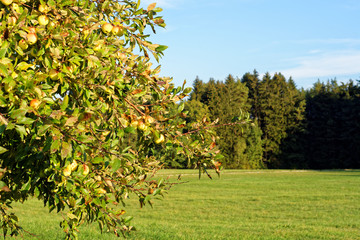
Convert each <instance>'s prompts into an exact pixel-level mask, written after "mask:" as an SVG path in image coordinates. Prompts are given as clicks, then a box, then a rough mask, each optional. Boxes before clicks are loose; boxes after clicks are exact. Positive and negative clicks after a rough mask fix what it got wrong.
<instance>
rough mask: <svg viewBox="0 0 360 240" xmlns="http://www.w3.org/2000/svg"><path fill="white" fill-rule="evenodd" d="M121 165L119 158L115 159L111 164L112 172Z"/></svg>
mask: <svg viewBox="0 0 360 240" xmlns="http://www.w3.org/2000/svg"><path fill="white" fill-rule="evenodd" d="M121 166H122V161H121V159H115V160H114V161H113V162H112V164H111V167H112V172H116V171H117V170H118V169H119V168H120V167H121Z"/></svg>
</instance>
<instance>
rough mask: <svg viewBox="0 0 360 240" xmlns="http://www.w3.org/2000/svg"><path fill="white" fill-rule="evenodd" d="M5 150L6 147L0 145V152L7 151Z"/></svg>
mask: <svg viewBox="0 0 360 240" xmlns="http://www.w3.org/2000/svg"><path fill="white" fill-rule="evenodd" d="M7 151H8V150H7V149H6V148H4V147H1V146H0V154H3V153H5V152H7Z"/></svg>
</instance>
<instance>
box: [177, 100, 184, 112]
mask: <svg viewBox="0 0 360 240" xmlns="http://www.w3.org/2000/svg"><path fill="white" fill-rule="evenodd" d="M184 107H185V102H182V103H181V104H180V106H179V107H178V111H179V112H182V111H183V110H184Z"/></svg>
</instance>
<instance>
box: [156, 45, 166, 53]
mask: <svg viewBox="0 0 360 240" xmlns="http://www.w3.org/2000/svg"><path fill="white" fill-rule="evenodd" d="M167 48H168V46H165V45H160V46H158V47H157V48H156V49H155V51H157V52H162V51H164V50H166V49H167Z"/></svg>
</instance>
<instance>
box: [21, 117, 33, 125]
mask: <svg viewBox="0 0 360 240" xmlns="http://www.w3.org/2000/svg"><path fill="white" fill-rule="evenodd" d="M17 122H18V123H20V124H25V125H27V124H32V123H33V122H35V120H34V119H32V118H27V117H19V118H18V121H17Z"/></svg>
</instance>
